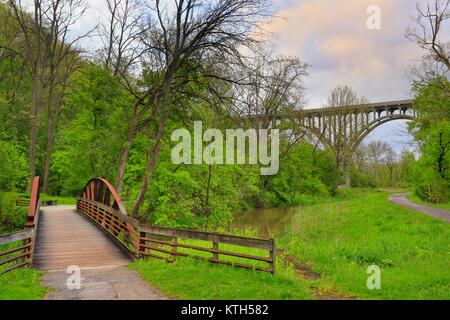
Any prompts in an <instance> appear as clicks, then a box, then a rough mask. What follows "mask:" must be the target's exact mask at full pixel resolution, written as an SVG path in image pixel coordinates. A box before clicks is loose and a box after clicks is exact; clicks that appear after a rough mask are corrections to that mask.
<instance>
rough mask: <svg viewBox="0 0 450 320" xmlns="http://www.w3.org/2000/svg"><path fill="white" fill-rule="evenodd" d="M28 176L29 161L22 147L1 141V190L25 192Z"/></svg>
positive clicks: (11, 142)
mask: <svg viewBox="0 0 450 320" xmlns="http://www.w3.org/2000/svg"><path fill="white" fill-rule="evenodd" d="M0 138H1V137H0ZM27 176H28V172H27V160H26V157H25V155H24V152H23V150H22V149H21V147H20V146H19V145H18V144H16V143H14V142H13V141H8V140H1V139H0V190H4V191H15V190H18V191H24V189H25V188H26V184H27Z"/></svg>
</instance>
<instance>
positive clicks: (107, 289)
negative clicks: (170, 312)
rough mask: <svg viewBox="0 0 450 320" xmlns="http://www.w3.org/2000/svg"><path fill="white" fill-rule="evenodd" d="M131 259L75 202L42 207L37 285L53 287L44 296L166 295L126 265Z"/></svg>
mask: <svg viewBox="0 0 450 320" xmlns="http://www.w3.org/2000/svg"><path fill="white" fill-rule="evenodd" d="M132 262H133V260H132V259H131V258H130V257H129V256H128V255H126V254H125V253H124V252H123V251H122V250H121V249H120V248H119V247H118V246H117V244H115V243H114V242H113V241H112V240H111V239H110V238H109V237H108V236H107V235H106V234H105V233H104V232H103V231H102V230H100V229H99V228H98V227H97V226H96V225H94V224H93V223H92V222H91V221H89V219H87V218H86V217H84V216H82V215H80V214H78V213H76V212H75V206H52V207H42V208H41V215H40V219H39V227H38V233H37V237H36V248H35V253H34V259H33V267H34V268H36V269H39V270H43V271H47V272H46V273H45V274H44V276H43V281H42V283H41V285H43V286H46V287H50V288H53V289H55V290H54V291H51V292H49V293H48V294H47V295H46V297H45V299H48V300H162V299H167V298H166V297H165V296H164V295H163V294H162V293H161V292H159V291H158V290H157V289H155V288H154V287H152V286H150V285H149V284H147V283H146V282H145V281H144V280H143V279H142V278H141V276H140V275H139V273H138V272H137V271H134V270H130V269H127V268H126V267H124V266H125V265H127V264H129V263H132ZM69 266H71V268H72V269H71V270H70V269H69V270H68V267H69ZM74 268H75V269H74ZM75 277H76V279H75ZM77 279H79V281H78V280H77ZM68 280H69V281H68ZM78 283H79V284H80V286H79V288H77V287H78V286H76V285H75V284H78Z"/></svg>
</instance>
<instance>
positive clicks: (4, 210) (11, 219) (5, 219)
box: [0, 192, 28, 234]
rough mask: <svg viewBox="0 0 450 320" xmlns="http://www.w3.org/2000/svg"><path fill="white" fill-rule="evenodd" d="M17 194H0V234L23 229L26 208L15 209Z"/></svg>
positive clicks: (26, 212)
mask: <svg viewBox="0 0 450 320" xmlns="http://www.w3.org/2000/svg"><path fill="white" fill-rule="evenodd" d="M17 199H18V194H17V193H14V192H8V193H5V192H0V234H1V233H9V232H15V231H20V230H22V229H23V228H24V226H25V222H26V217H27V214H28V208H27V207H17V206H16V200H17Z"/></svg>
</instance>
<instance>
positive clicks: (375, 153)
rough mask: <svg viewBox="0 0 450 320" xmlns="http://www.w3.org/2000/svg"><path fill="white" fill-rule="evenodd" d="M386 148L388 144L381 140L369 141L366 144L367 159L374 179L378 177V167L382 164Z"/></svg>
mask: <svg viewBox="0 0 450 320" xmlns="http://www.w3.org/2000/svg"><path fill="white" fill-rule="evenodd" d="M388 148H389V146H388V144H387V143H386V142H382V141H371V142H369V143H368V144H367V155H368V160H369V164H370V166H371V167H372V174H373V178H374V179H375V181H377V179H378V175H379V169H380V167H381V165H382V164H383V160H384V156H385V154H386V151H387V150H388Z"/></svg>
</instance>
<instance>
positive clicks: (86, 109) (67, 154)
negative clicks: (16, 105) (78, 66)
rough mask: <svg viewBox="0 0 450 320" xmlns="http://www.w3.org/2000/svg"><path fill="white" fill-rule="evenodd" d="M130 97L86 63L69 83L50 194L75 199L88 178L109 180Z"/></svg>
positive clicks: (115, 83)
mask: <svg viewBox="0 0 450 320" xmlns="http://www.w3.org/2000/svg"><path fill="white" fill-rule="evenodd" d="M129 103H130V97H129V95H128V94H127V93H126V92H125V91H124V90H123V89H122V88H121V86H120V84H119V82H118V80H117V79H116V78H114V77H113V76H112V75H111V74H110V73H109V71H107V70H105V69H102V68H100V67H98V66H95V65H87V66H85V68H84V69H83V70H82V72H81V73H80V74H78V75H77V77H75V79H74V80H73V86H72V87H71V88H70V89H69V92H68V98H67V100H66V103H65V113H66V116H67V121H66V122H65V123H64V125H63V126H62V128H61V129H60V133H59V134H58V136H57V137H56V139H55V151H54V152H53V156H52V165H51V168H50V171H51V173H52V174H51V179H50V183H49V187H50V189H49V193H51V194H55V195H63V196H78V195H79V193H80V192H81V190H82V189H83V187H84V185H85V184H86V182H87V181H88V180H90V179H91V178H93V177H95V176H102V177H105V178H107V179H108V180H113V178H114V174H115V166H116V159H117V157H118V156H117V155H118V154H119V152H120V150H121V146H122V143H123V135H124V133H125V132H126V119H127V118H128V114H127V109H126V108H125V107H127V106H128V105H129Z"/></svg>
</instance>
